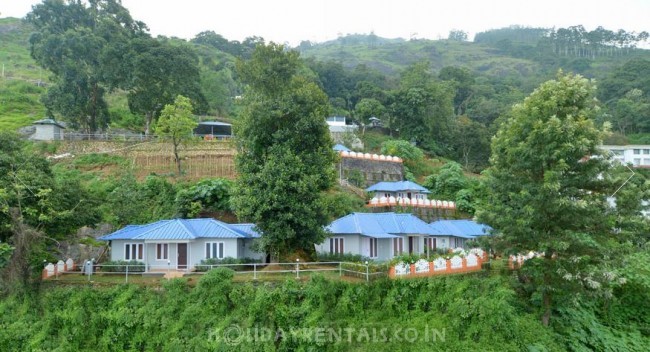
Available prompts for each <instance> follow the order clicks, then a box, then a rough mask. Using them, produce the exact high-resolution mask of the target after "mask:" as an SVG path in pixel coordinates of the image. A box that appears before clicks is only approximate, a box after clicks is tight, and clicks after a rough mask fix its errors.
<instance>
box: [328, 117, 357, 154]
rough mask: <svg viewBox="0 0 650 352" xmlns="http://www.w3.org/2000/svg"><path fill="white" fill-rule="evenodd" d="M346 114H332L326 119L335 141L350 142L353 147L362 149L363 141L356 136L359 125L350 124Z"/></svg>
mask: <svg viewBox="0 0 650 352" xmlns="http://www.w3.org/2000/svg"><path fill="white" fill-rule="evenodd" d="M346 119H347V118H346V117H345V116H330V117H328V118H327V119H326V120H325V121H326V122H327V127H328V128H329V130H330V135H331V136H332V139H333V140H334V143H340V144H348V145H350V146H351V147H352V148H357V149H362V148H363V143H362V142H361V140H360V139H359V137H357V136H356V132H357V130H358V129H359V126H357V125H348V124H347V121H346Z"/></svg>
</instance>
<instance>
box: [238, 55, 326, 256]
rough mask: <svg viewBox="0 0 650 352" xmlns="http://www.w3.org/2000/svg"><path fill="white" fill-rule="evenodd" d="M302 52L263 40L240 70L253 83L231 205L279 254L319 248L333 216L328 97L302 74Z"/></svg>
mask: <svg viewBox="0 0 650 352" xmlns="http://www.w3.org/2000/svg"><path fill="white" fill-rule="evenodd" d="M299 68H300V62H299V58H298V53H297V52H295V51H285V48H284V47H283V46H282V45H277V44H273V43H271V44H269V45H259V46H258V47H257V48H256V50H255V52H254V53H253V55H252V58H251V60H250V61H248V62H239V63H238V71H239V74H240V76H241V77H242V80H243V81H244V82H245V83H247V84H248V86H249V87H248V89H247V90H246V92H245V94H244V99H243V106H242V113H241V116H240V121H239V123H238V124H236V125H235V128H236V129H235V132H236V133H235V135H236V136H237V140H236V141H237V149H238V153H237V159H236V162H237V170H238V172H239V178H238V179H237V182H236V190H235V192H234V198H233V204H234V207H235V209H236V212H237V215H238V216H239V218H240V219H245V220H247V221H252V222H254V223H255V224H256V225H257V227H258V228H259V230H261V231H262V233H264V236H263V237H262V239H261V243H260V246H261V249H262V250H264V251H265V252H267V253H270V254H271V255H272V256H273V258H275V259H277V258H278V255H280V256H283V255H286V254H288V253H292V252H294V251H296V250H303V251H305V252H307V253H313V252H314V244H315V243H320V242H321V241H322V240H323V239H324V238H325V232H324V230H323V225H325V224H326V223H327V221H328V219H327V214H326V211H325V209H324V206H323V204H322V202H321V201H320V198H321V195H320V194H321V192H323V191H325V190H327V189H329V188H330V187H331V186H332V184H333V181H334V168H333V166H332V165H333V163H334V160H335V155H334V152H333V150H332V148H331V146H332V140H331V138H330V135H329V132H328V129H327V125H326V123H325V117H326V116H327V115H328V102H327V96H326V95H325V94H324V93H323V92H322V91H321V90H320V89H319V88H318V86H316V84H314V83H313V82H310V81H308V80H306V79H305V78H304V77H302V76H300V75H299V74H298V70H299Z"/></svg>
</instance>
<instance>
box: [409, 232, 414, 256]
mask: <svg viewBox="0 0 650 352" xmlns="http://www.w3.org/2000/svg"><path fill="white" fill-rule="evenodd" d="M413 242H414V241H413V236H409V254H413V250H414V248H413V246H414V243H413Z"/></svg>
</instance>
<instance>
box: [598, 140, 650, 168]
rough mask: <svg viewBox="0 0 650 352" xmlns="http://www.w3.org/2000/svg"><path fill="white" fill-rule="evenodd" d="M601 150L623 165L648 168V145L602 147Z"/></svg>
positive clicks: (649, 156)
mask: <svg viewBox="0 0 650 352" xmlns="http://www.w3.org/2000/svg"><path fill="white" fill-rule="evenodd" d="M601 148H602V149H603V150H606V151H608V152H610V154H611V155H612V157H613V159H614V160H618V161H620V162H621V163H623V164H631V165H632V166H633V167H648V168H650V145H640V144H638V145H637V144H630V145H603V146H601Z"/></svg>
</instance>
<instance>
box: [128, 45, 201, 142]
mask: <svg viewBox="0 0 650 352" xmlns="http://www.w3.org/2000/svg"><path fill="white" fill-rule="evenodd" d="M130 58H131V59H130V60H131V65H132V72H131V79H130V82H129V84H128V85H127V86H126V87H125V88H126V89H128V91H129V92H128V94H127V98H128V101H129V108H130V109H131V111H132V112H133V113H139V114H143V115H144V116H145V126H144V131H145V134H149V132H150V131H149V130H150V127H151V125H152V123H153V122H154V121H155V119H156V118H158V116H159V115H160V112H161V111H162V109H163V107H164V106H165V105H167V104H172V103H173V102H174V99H175V98H176V96H178V95H183V96H185V97H188V98H190V99H191V101H192V104H193V109H194V110H193V111H194V113H197V114H200V113H204V112H205V111H206V110H207V101H206V99H205V96H204V95H203V92H202V90H201V85H200V81H201V79H200V71H199V67H198V57H197V56H196V53H194V51H193V49H192V48H191V47H190V46H188V45H184V44H182V43H172V42H171V41H170V40H154V39H139V40H134V41H133V42H132V44H131V56H130Z"/></svg>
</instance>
